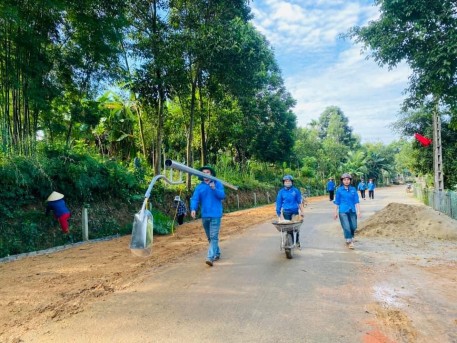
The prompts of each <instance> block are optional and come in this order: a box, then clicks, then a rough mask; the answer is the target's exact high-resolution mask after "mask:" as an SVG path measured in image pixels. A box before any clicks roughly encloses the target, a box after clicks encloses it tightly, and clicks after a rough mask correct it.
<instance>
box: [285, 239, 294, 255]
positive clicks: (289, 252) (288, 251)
mask: <svg viewBox="0 0 457 343" xmlns="http://www.w3.org/2000/svg"><path fill="white" fill-rule="evenodd" d="M293 244H294V242H293V238H292V235H290V234H287V237H286V247H287V248H285V249H284V250H285V252H286V257H287V258H288V259H289V260H290V259H291V258H292V257H293V256H292V248H291V247H292V246H293Z"/></svg>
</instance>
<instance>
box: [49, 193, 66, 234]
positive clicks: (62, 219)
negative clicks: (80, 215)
mask: <svg viewBox="0 0 457 343" xmlns="http://www.w3.org/2000/svg"><path fill="white" fill-rule="evenodd" d="M63 198H64V195H63V194H61V193H59V192H52V193H51V195H49V197H48V199H47V200H46V202H47V205H46V215H48V214H49V212H50V211H53V212H54V217H55V218H56V219H57V220H58V221H59V224H60V228H61V229H62V232H63V233H65V234H67V233H69V224H68V219H70V217H71V213H70V210H69V209H68V207H67V205H66V204H65V200H64V199H63Z"/></svg>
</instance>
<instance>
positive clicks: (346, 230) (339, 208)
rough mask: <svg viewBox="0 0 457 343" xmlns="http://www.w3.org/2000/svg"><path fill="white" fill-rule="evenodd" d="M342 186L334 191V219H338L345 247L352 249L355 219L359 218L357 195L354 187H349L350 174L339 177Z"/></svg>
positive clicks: (355, 227)
mask: <svg viewBox="0 0 457 343" xmlns="http://www.w3.org/2000/svg"><path fill="white" fill-rule="evenodd" d="M341 182H342V185H341V186H339V187H338V188H337V190H336V196H335V201H334V204H335V213H334V218H335V220H336V219H337V218H339V219H340V223H341V228H342V229H343V235H344V239H345V240H346V246H347V247H348V248H349V249H354V234H355V231H356V230H357V217H360V216H361V214H360V205H359V194H358V193H357V189H355V187H354V186H351V182H352V176H351V174H348V173H344V174H343V175H341Z"/></svg>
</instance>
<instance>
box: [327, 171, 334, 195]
mask: <svg viewBox="0 0 457 343" xmlns="http://www.w3.org/2000/svg"><path fill="white" fill-rule="evenodd" d="M327 192H328V195H329V198H330V199H329V200H330V201H333V198H334V195H335V181H333V177H329V178H328V182H327Z"/></svg>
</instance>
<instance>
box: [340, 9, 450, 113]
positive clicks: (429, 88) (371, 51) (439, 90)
mask: <svg viewBox="0 0 457 343" xmlns="http://www.w3.org/2000/svg"><path fill="white" fill-rule="evenodd" d="M375 4H376V5H379V6H380V12H381V15H380V17H379V19H377V20H374V21H371V22H370V23H369V24H368V25H367V26H365V27H353V28H352V29H351V30H350V31H349V33H348V36H349V37H351V38H353V39H354V40H355V41H356V42H358V43H362V44H363V46H364V48H365V51H366V52H367V53H368V55H369V56H370V57H372V58H374V60H375V61H377V62H378V63H379V64H380V65H387V66H388V67H389V68H393V67H395V66H397V65H398V64H399V63H400V62H402V61H406V63H408V65H409V66H410V67H411V69H412V75H411V77H410V84H409V88H408V93H409V97H408V98H407V100H406V101H405V106H406V108H418V107H420V106H421V105H422V104H423V103H424V102H425V101H426V100H427V97H428V96H430V95H431V96H433V99H432V101H433V102H434V103H435V104H438V103H439V102H442V103H444V104H446V105H448V106H450V107H451V108H452V109H453V110H455V109H456V106H457V101H456V100H457V97H456V96H457V88H456V81H455V80H456V79H457V60H456V59H455V51H456V50H457V17H456V15H455V12H456V8H455V1H454V0H443V1H433V2H430V1H427V0H417V1H408V0H377V1H375ZM453 113H455V112H453ZM453 118H454V120H455V116H453Z"/></svg>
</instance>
